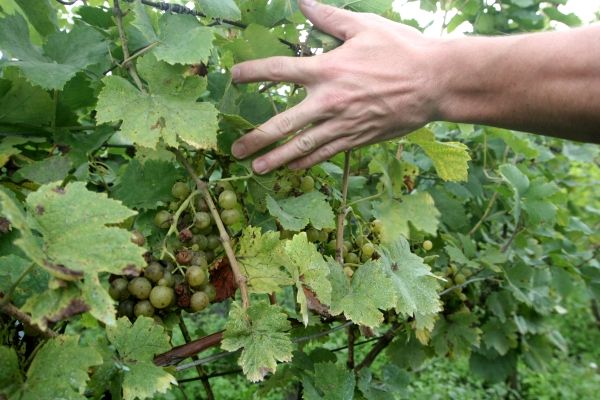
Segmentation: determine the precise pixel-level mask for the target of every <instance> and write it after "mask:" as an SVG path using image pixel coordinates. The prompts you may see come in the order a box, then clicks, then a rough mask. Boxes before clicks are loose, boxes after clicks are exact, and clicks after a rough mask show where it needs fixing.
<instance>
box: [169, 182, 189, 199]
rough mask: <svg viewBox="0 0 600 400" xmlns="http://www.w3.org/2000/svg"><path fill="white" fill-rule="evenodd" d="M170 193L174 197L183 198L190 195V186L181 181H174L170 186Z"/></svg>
mask: <svg viewBox="0 0 600 400" xmlns="http://www.w3.org/2000/svg"><path fill="white" fill-rule="evenodd" d="M171 194H172V195H173V197H175V198H176V199H179V200H183V199H185V198H186V197H188V196H189V195H190V187H189V186H188V185H187V184H185V183H183V182H175V184H174V185H173V187H172V188H171Z"/></svg>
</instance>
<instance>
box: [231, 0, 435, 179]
mask: <svg viewBox="0 0 600 400" xmlns="http://www.w3.org/2000/svg"><path fill="white" fill-rule="evenodd" d="M300 8H301V10H302V12H303V13H304V14H305V15H306V16H307V17H308V18H309V19H310V21H311V22H312V23H313V24H314V25H315V27H317V28H318V29H320V30H322V31H324V32H327V33H329V34H331V35H333V36H336V37H337V38H339V39H341V40H342V41H344V44H343V45H341V46H340V47H338V48H336V49H335V50H333V51H330V52H328V53H325V54H322V55H318V56H314V57H304V58H302V57H299V58H295V57H271V58H266V59H262V60H253V61H247V62H243V63H241V64H238V65H236V66H234V67H233V69H232V75H233V79H234V81H235V82H237V83H246V82H260V81H275V82H280V81H285V82H294V83H297V84H301V85H304V87H305V88H306V92H307V96H306V98H305V99H304V100H303V101H302V102H301V103H300V104H298V105H296V106H295V107H293V108H290V109H289V110H286V111H284V112H282V113H280V114H278V115H276V116H274V117H273V118H271V119H270V120H269V121H267V122H265V123H264V124H262V125H261V126H260V127H259V128H257V129H254V130H253V131H251V132H250V133H248V134H246V135H245V136H243V137H242V138H240V139H239V140H237V141H236V142H235V143H234V144H233V146H232V153H233V155H234V156H235V157H237V158H246V157H248V156H250V155H252V154H254V153H256V152H257V151H259V150H260V149H262V148H264V147H266V146H269V145H271V144H273V143H275V142H277V141H279V140H282V139H285V138H287V137H288V136H291V135H294V137H292V138H291V139H290V140H289V141H287V142H285V143H283V144H281V145H280V146H278V147H276V148H275V149H273V150H271V151H270V152H268V153H267V154H264V155H262V156H261V157H259V158H257V159H256V160H254V162H253V163H252V168H253V169H254V171H255V172H256V173H259V174H264V173H267V172H270V171H272V170H274V169H276V168H278V167H280V166H282V165H286V164H287V165H288V167H289V168H291V169H302V168H308V167H310V166H312V165H315V164H317V163H319V162H321V161H324V160H327V159H329V158H331V157H332V156H334V155H335V154H337V153H339V152H341V151H344V150H348V149H351V148H354V147H358V146H363V145H366V144H370V143H375V142H380V141H383V140H386V139H390V138H393V137H397V136H401V135H404V134H406V133H408V132H411V131H413V130H414V129H416V128H419V127H421V126H423V125H424V124H426V123H427V122H429V121H431V120H433V119H434V118H435V116H436V114H437V110H436V102H435V99H436V98H437V95H436V91H437V90H438V89H437V85H436V81H435V78H436V75H437V74H436V71H434V68H433V66H432V63H431V62H430V60H431V59H432V53H433V52H434V50H435V48H436V44H437V43H438V41H437V40H434V39H429V38H425V37H424V36H423V35H422V34H421V33H420V32H419V31H417V30H415V29H413V28H409V27H407V26H405V25H402V24H398V23H395V22H392V21H390V20H387V19H385V18H383V17H379V16H377V15H373V14H364V13H354V12H351V11H347V10H342V9H338V8H335V7H332V6H328V5H324V4H320V3H317V2H315V1H311V0H301V1H300Z"/></svg>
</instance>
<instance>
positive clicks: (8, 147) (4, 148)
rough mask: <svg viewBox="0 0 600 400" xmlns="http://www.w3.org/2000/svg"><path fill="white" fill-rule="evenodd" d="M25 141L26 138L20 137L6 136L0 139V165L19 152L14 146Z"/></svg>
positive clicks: (2, 165)
mask: <svg viewBox="0 0 600 400" xmlns="http://www.w3.org/2000/svg"><path fill="white" fill-rule="evenodd" d="M24 143H27V139H25V138H20V137H6V138H4V139H2V140H0V167H4V165H5V164H6V163H7V162H8V160H10V158H11V157H12V156H14V155H15V154H19V153H20V152H21V150H20V149H18V148H17V147H16V146H18V145H21V144H24Z"/></svg>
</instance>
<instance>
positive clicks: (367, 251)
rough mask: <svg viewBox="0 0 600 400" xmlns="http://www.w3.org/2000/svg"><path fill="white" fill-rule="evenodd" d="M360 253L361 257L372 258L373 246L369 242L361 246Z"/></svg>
mask: <svg viewBox="0 0 600 400" xmlns="http://www.w3.org/2000/svg"><path fill="white" fill-rule="evenodd" d="M360 251H362V254H363V256H365V257H367V258H371V257H373V253H375V246H374V245H373V243H371V242H366V243H365V244H363V245H362V247H361V249H360Z"/></svg>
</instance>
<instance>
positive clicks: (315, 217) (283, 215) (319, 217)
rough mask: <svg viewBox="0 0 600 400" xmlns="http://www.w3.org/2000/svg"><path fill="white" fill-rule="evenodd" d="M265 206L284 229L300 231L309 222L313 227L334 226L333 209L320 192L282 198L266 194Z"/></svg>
mask: <svg viewBox="0 0 600 400" xmlns="http://www.w3.org/2000/svg"><path fill="white" fill-rule="evenodd" d="M267 208H268V209H269V213H270V214H271V215H272V216H274V217H275V218H277V220H278V221H279V223H280V224H281V226H282V227H283V228H284V229H288V230H291V231H300V230H302V229H304V228H305V227H306V225H308V224H309V223H310V224H311V225H312V226H313V227H314V228H315V229H323V228H330V229H333V228H335V222H334V218H335V216H334V214H333V210H332V209H331V205H329V203H328V202H327V197H326V196H325V195H324V194H323V193H321V192H317V191H313V192H308V193H305V194H303V195H302V196H298V197H290V198H287V199H283V200H275V199H273V198H272V197H271V196H269V195H267Z"/></svg>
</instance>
